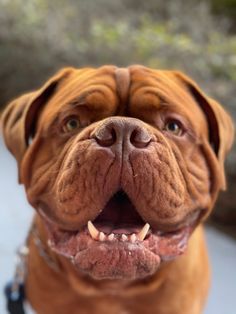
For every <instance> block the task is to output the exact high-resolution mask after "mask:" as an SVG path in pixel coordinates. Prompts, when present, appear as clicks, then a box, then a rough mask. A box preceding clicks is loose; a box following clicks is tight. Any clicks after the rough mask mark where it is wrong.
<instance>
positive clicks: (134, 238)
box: [130, 233, 136, 243]
mask: <svg viewBox="0 0 236 314" xmlns="http://www.w3.org/2000/svg"><path fill="white" fill-rule="evenodd" d="M130 241H131V242H132V243H134V242H135V241H136V234H135V233H133V234H132V235H131V236H130Z"/></svg>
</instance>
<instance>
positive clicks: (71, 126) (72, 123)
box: [63, 118, 80, 132]
mask: <svg viewBox="0 0 236 314" xmlns="http://www.w3.org/2000/svg"><path fill="white" fill-rule="evenodd" d="M79 127H80V121H79V119H78V118H71V119H69V120H67V122H66V123H65V125H64V127H63V131H64V132H72V131H74V130H76V129H78V128H79Z"/></svg>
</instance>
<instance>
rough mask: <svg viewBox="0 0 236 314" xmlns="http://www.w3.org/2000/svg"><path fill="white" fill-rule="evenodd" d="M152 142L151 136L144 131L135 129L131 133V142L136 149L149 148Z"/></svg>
mask: <svg viewBox="0 0 236 314" xmlns="http://www.w3.org/2000/svg"><path fill="white" fill-rule="evenodd" d="M151 140H152V137H151V135H150V134H149V133H148V132H147V131H146V130H144V129H141V128H140V129H135V130H133V132H132V133H131V136H130V142H131V144H132V145H133V146H135V147H136V148H145V147H147V146H148V145H149V144H150V142H151Z"/></svg>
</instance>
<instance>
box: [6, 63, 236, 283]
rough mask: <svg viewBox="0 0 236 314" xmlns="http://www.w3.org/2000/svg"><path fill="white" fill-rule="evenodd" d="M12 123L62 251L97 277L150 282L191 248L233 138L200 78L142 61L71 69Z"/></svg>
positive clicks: (12, 136) (17, 108)
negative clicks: (200, 85)
mask: <svg viewBox="0 0 236 314" xmlns="http://www.w3.org/2000/svg"><path fill="white" fill-rule="evenodd" d="M3 130H4V134H5V140H6V143H7V145H8V147H9V149H10V150H11V151H12V153H13V154H14V155H15V156H16V159H17V160H18V163H19V173H20V180H21V182H22V183H23V184H24V185H25V188H26V192H27V196H28V199H29V202H30V203H31V204H32V206H33V207H34V208H35V209H36V210H37V211H38V213H39V214H40V215H41V216H42V218H43V219H44V221H45V224H46V225H47V228H48V234H49V239H50V246H51V247H52V248H53V249H54V250H55V251H57V252H58V253H60V254H62V255H65V256H68V257H69V258H70V259H71V260H72V262H73V263H74V265H75V267H76V268H78V270H79V271H82V272H85V273H87V274H89V275H91V276H92V277H94V278H96V279H103V278H110V279H119V278H122V279H137V278H143V277H146V276H148V275H151V274H153V273H154V272H155V271H156V270H157V269H158V267H159V265H160V263H161V262H162V261H165V260H169V259H172V258H175V257H177V256H178V255H180V254H181V253H183V252H184V251H185V249H186V247H187V242H188V238H189V236H190V234H191V232H192V231H193V229H194V228H195V227H196V225H197V224H198V223H199V222H200V221H201V220H202V219H203V218H204V217H206V216H207V215H208V214H209V211H210V209H211V208H212V206H213V204H214V202H215V199H216V196H217V194H218V191H219V189H220V188H223V187H224V170H223V162H224V156H225V154H226V152H227V150H228V149H229V147H230V146H231V143H232V135H233V131H232V125H231V121H230V119H229V117H228V115H227V114H226V113H225V112H224V110H223V109H222V108H221V107H220V106H219V105H218V104H217V103H216V102H214V101H213V100H211V99H209V98H207V97H206V96H205V95H204V94H203V93H202V92H201V91H200V90H199V88H198V87H197V86H196V85H195V84H194V83H193V82H192V81H191V80H190V79H188V78H187V77H185V76H183V75H182V74H180V73H177V72H171V71H156V70H151V69H148V68H145V67H140V66H133V67H130V68H128V69H119V68H116V67H113V66H106V67H102V68H99V69H90V68H89V69H82V70H76V69H65V70H63V71H61V72H59V73H58V74H57V75H56V76H55V77H53V78H52V79H51V80H50V81H49V82H48V83H47V84H46V85H45V86H43V88H42V89H41V90H39V91H37V92H34V93H31V94H28V95H25V96H22V97H21V98H19V99H18V100H16V101H15V102H13V103H12V105H10V107H9V108H8V109H7V110H6V112H5V114H4V117H3ZM30 137H31V138H32V139H31V143H30V144H28V142H29V138H30Z"/></svg>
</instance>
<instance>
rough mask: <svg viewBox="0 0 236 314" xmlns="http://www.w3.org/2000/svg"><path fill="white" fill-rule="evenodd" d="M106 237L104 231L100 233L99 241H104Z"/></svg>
mask: <svg viewBox="0 0 236 314" xmlns="http://www.w3.org/2000/svg"><path fill="white" fill-rule="evenodd" d="M105 238H106V236H105V234H104V233H103V232H100V233H99V241H104V240H105Z"/></svg>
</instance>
